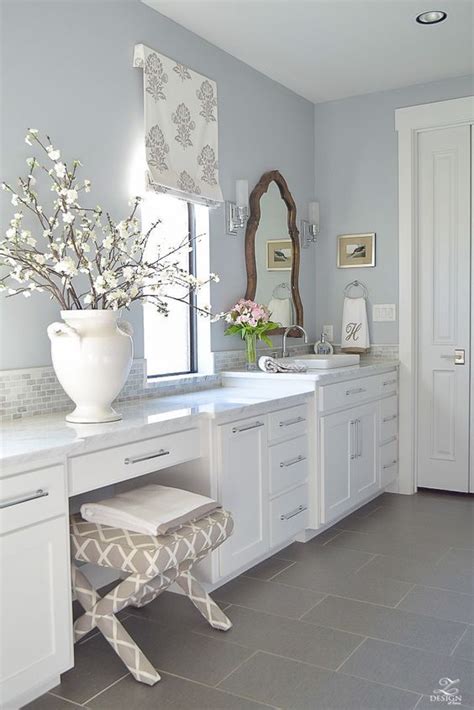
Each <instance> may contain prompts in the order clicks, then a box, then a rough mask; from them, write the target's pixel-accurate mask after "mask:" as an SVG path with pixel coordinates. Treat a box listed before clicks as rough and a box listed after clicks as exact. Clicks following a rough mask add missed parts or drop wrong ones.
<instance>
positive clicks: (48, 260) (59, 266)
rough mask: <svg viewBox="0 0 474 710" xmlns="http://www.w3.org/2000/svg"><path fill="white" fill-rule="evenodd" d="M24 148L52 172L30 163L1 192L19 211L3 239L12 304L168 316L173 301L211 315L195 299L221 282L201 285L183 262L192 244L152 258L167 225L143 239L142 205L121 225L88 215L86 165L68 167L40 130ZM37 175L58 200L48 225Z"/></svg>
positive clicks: (98, 213)
mask: <svg viewBox="0 0 474 710" xmlns="http://www.w3.org/2000/svg"><path fill="white" fill-rule="evenodd" d="M25 141H26V143H27V144H28V145H30V146H33V145H35V146H36V147H38V148H39V149H40V151H41V153H42V155H43V158H44V159H45V161H46V164H43V163H41V162H40V161H39V159H38V158H36V157H32V158H28V159H27V161H26V162H27V165H28V168H29V173H28V175H27V177H25V178H19V180H18V188H17V189H14V187H12V185H10V184H9V183H6V182H3V183H2V185H1V187H2V189H3V190H4V191H6V192H7V193H8V194H10V195H11V202H12V204H13V205H14V206H15V207H16V208H17V209H18V211H17V212H15V213H14V215H13V218H12V219H11V220H10V226H9V228H8V229H7V230H6V233H5V237H4V238H3V239H0V265H3V266H5V267H7V268H8V269H9V272H8V273H7V274H6V275H5V276H3V277H2V278H0V290H7V295H8V296H16V295H18V294H23V296H25V297H28V296H31V293H32V292H34V291H39V292H42V291H46V292H48V293H49V294H50V298H51V299H55V300H56V301H58V303H59V304H60V306H61V308H62V309H64V310H69V309H71V308H74V309H85V308H89V309H101V308H102V309H112V310H117V309H119V308H123V307H125V308H129V307H130V305H131V304H132V303H133V302H135V301H142V302H149V303H153V304H154V306H155V307H156V308H157V310H158V311H159V312H161V313H163V314H164V315H167V314H168V311H169V305H168V304H169V301H170V300H174V301H179V302H182V303H186V304H188V305H190V306H192V307H193V308H196V310H198V311H199V312H201V313H203V314H206V315H209V314H210V307H197V306H196V305H194V304H193V303H192V300H191V298H190V295H191V293H192V292H193V291H197V290H199V289H200V288H202V287H203V286H204V285H205V284H207V283H209V282H210V281H218V280H219V279H218V277H217V276H216V275H215V274H210V275H209V277H208V278H207V279H197V278H196V277H195V276H193V275H192V274H189V273H188V272H187V271H185V270H184V269H182V268H181V267H180V266H179V263H178V261H177V260H176V256H177V255H179V253H180V252H182V251H184V250H189V249H190V246H191V244H192V239H191V238H190V237H189V236H188V237H186V238H185V239H183V241H182V242H181V243H180V244H179V245H178V246H177V247H174V248H171V249H169V250H168V251H166V249H165V250H163V251H164V253H161V247H160V245H158V251H157V254H156V255H155V256H154V257H152V258H150V257H149V253H150V246H151V241H150V240H151V237H152V235H153V233H154V231H155V229H156V228H157V226H158V225H159V224H160V220H157V221H156V222H154V223H153V224H152V225H151V226H150V227H149V229H148V230H147V231H146V232H144V233H143V232H142V231H141V228H140V224H139V220H138V218H137V210H138V207H139V205H140V202H141V198H140V197H136V198H134V200H133V201H132V203H131V207H132V209H131V213H130V215H129V216H128V218H127V219H125V220H122V221H121V222H118V223H116V222H114V220H113V219H112V217H111V216H110V214H109V213H108V212H107V213H105V216H104V212H103V210H102V208H101V207H100V206H96V207H83V206H82V205H81V204H80V203H79V194H80V193H81V192H84V193H89V192H90V190H91V182H90V180H87V179H86V180H83V181H79V179H78V177H77V173H78V169H79V168H80V167H81V163H80V161H79V160H74V161H72V164H71V165H68V164H67V163H66V162H63V161H62V160H61V151H60V150H58V149H56V148H55V147H54V146H53V145H52V143H51V140H50V138H49V137H48V136H46V140H45V141H44V140H42V139H41V138H40V137H39V133H38V131H37V130H36V129H33V128H31V129H29V130H28V133H27V135H26V138H25ZM38 174H41V175H47V176H48V177H49V179H50V181H51V187H50V190H51V192H53V193H54V197H53V199H52V204H51V205H50V213H51V216H49V217H48V215H47V214H46V209H45V207H43V206H42V205H41V204H40V203H39V198H38V194H37V192H36V191H35V186H36V183H37V178H36V176H37V175H38ZM25 212H26V215H27V216H28V217H30V218H32V219H33V218H34V219H36V224H37V225H38V224H39V227H38V229H35V230H34V231H35V234H33V232H32V230H31V229H27V228H25V227H24V220H25ZM85 283H87V288H84V285H85ZM219 317H220V316H219Z"/></svg>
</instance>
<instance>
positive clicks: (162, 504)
mask: <svg viewBox="0 0 474 710" xmlns="http://www.w3.org/2000/svg"><path fill="white" fill-rule="evenodd" d="M220 507H221V506H220V505H219V503H218V502H217V501H215V500H212V498H206V496H201V495H198V494H197V493H191V492H190V491H183V490H181V489H180V488H170V487H168V486H158V485H156V484H153V483H152V484H149V485H148V486H142V487H141V488H134V489H133V490H131V491H128V492H127V493H119V494H118V495H116V496H114V497H113V498H108V499H106V500H101V501H99V502H98V503H84V505H82V506H81V515H82V517H83V518H84V520H87V521H88V522H90V523H98V524H99V525H110V526H111V527H113V528H124V529H125V530H131V531H132V532H137V533H143V534H144V535H166V534H167V533H169V532H170V531H171V530H175V529H176V528H178V527H180V526H181V525H184V524H185V523H188V522H190V521H191V520H197V519H198V518H201V517H202V516H203V515H207V514H208V513H211V512H212V511H214V510H217V509H218V508H220Z"/></svg>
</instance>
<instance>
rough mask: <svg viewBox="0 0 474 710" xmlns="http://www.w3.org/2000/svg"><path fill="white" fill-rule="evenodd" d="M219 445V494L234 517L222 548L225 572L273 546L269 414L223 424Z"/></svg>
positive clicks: (221, 563) (222, 572)
mask: <svg viewBox="0 0 474 710" xmlns="http://www.w3.org/2000/svg"><path fill="white" fill-rule="evenodd" d="M219 449H220V452H219V463H218V465H219V467H220V471H219V486H220V490H219V498H220V501H221V503H222V505H223V506H224V508H226V509H227V510H229V511H230V512H231V513H232V517H233V518H234V532H233V534H232V535H231V537H230V538H229V539H228V540H226V541H225V543H224V544H223V545H222V546H221V547H220V548H219V560H220V574H221V576H225V575H228V574H230V573H231V572H235V571H237V570H239V569H241V568H242V567H244V566H245V565H248V564H249V563H251V562H252V561H253V560H255V559H257V558H258V557H259V556H261V555H263V554H264V553H265V552H267V550H268V549H269V547H270V539H269V537H270V535H269V523H268V515H269V503H268V497H269V494H268V485H269V484H268V453H267V417H257V418H255V419H246V420H242V421H239V422H236V423H234V424H225V425H223V426H220V427H219Z"/></svg>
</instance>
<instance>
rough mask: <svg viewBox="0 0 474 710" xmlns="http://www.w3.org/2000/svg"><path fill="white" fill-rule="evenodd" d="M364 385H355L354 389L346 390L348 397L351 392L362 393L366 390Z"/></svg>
mask: <svg viewBox="0 0 474 710" xmlns="http://www.w3.org/2000/svg"><path fill="white" fill-rule="evenodd" d="M366 391H367V390H366V389H365V388H364V387H355V388H354V389H353V390H346V397H347V396H349V395H350V394H360V393H361V392H366Z"/></svg>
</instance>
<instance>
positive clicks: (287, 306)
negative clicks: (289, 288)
mask: <svg viewBox="0 0 474 710" xmlns="http://www.w3.org/2000/svg"><path fill="white" fill-rule="evenodd" d="M268 309H269V311H270V313H271V314H272V321H274V322H275V323H279V324H280V325H281V326H283V327H284V328H286V327H287V326H288V325H291V324H292V323H293V322H294V319H293V316H292V315H291V311H292V309H291V300H290V299H289V298H272V300H271V301H270V303H269V304H268Z"/></svg>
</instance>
